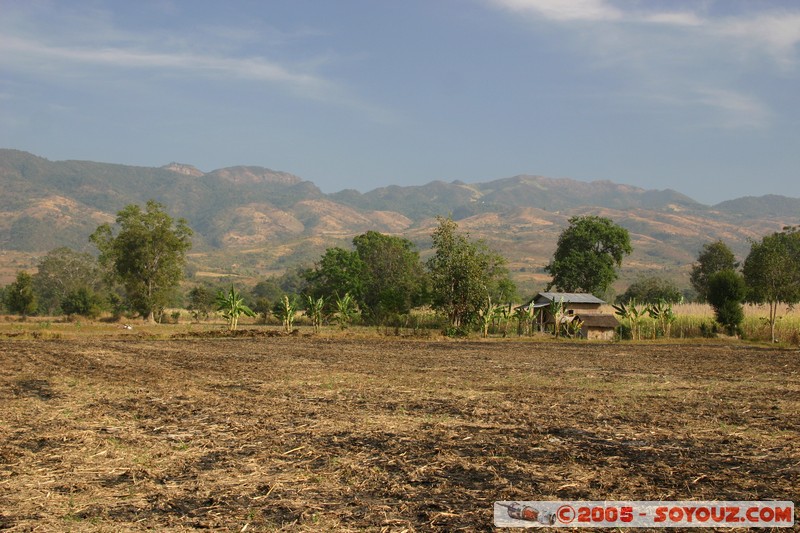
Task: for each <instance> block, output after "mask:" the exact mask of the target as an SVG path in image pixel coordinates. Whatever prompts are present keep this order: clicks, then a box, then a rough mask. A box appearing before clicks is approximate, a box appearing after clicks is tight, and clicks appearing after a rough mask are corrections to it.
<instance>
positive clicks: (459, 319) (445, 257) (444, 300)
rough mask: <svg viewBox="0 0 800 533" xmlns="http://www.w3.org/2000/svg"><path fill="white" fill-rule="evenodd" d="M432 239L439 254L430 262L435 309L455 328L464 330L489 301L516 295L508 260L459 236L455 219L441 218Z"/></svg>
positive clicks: (462, 235)
mask: <svg viewBox="0 0 800 533" xmlns="http://www.w3.org/2000/svg"><path fill="white" fill-rule="evenodd" d="M437 220H438V221H439V226H438V227H437V228H436V229H435V230H434V232H433V234H432V235H431V237H432V239H433V247H434V250H435V253H434V255H433V257H431V258H430V259H429V260H428V270H429V272H430V276H431V295H432V297H433V306H434V308H435V309H438V310H439V311H441V312H443V313H444V314H445V315H447V318H448V320H449V322H450V325H451V327H452V328H455V329H456V330H461V329H462V328H464V327H465V326H467V325H468V324H469V323H470V322H471V321H472V320H473V319H474V318H475V317H476V316H477V314H478V310H479V309H480V308H481V306H483V305H484V304H485V303H486V302H487V299H488V298H490V297H493V299H495V301H501V300H500V298H502V296H500V295H499V293H500V292H501V291H505V292H508V291H509V290H510V291H511V292H512V293H513V284H512V283H511V281H510V280H509V279H508V270H507V269H506V267H505V259H504V258H503V257H502V256H501V255H499V254H498V253H496V252H493V251H492V250H490V249H489V248H488V246H486V244H485V243H484V242H483V241H480V240H478V241H472V240H470V239H469V236H468V235H464V234H459V233H457V230H458V224H456V223H455V222H454V221H453V219H451V218H443V217H437Z"/></svg>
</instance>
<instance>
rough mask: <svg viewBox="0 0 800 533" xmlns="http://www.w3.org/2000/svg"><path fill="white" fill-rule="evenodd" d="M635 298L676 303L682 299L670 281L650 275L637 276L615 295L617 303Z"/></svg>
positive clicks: (646, 301) (647, 301)
mask: <svg viewBox="0 0 800 533" xmlns="http://www.w3.org/2000/svg"><path fill="white" fill-rule="evenodd" d="M632 299H636V301H638V302H642V303H648V304H655V303H658V302H662V301H663V302H669V303H678V302H680V301H681V300H682V299H683V294H682V293H681V290H680V289H679V288H678V287H677V286H676V285H675V284H674V283H673V282H671V281H669V280H667V279H664V278H659V277H657V276H650V277H644V278H639V279H637V280H636V281H634V282H633V283H631V284H630V285H629V286H628V289H627V290H626V291H625V292H624V293H622V294H621V295H620V296H617V299H616V301H617V303H626V302H629V301H631V300H632Z"/></svg>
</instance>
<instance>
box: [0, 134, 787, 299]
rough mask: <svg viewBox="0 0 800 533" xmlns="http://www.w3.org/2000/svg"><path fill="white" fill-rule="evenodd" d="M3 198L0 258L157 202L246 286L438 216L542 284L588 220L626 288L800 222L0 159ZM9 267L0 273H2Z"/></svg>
mask: <svg viewBox="0 0 800 533" xmlns="http://www.w3.org/2000/svg"><path fill="white" fill-rule="evenodd" d="M0 187H2V192H3V194H2V195H0V252H2V250H6V251H21V252H25V254H27V255H25V257H27V258H28V261H29V263H35V258H36V256H38V255H41V254H43V253H45V252H47V251H48V250H50V249H52V248H55V247H57V246H64V245H66V246H71V247H73V248H76V249H79V250H91V246H90V245H89V243H88V236H89V235H90V234H91V232H92V231H94V229H95V228H96V227H97V226H98V225H99V224H101V223H104V222H113V220H114V218H115V216H116V212H117V211H119V210H120V209H121V208H122V207H124V206H125V205H127V204H130V203H139V204H143V203H144V202H146V201H147V200H148V199H151V198H152V199H155V200H157V201H159V202H161V203H163V204H164V205H166V206H167V207H168V211H169V212H170V214H172V215H173V216H176V217H184V218H186V219H187V220H188V222H189V224H190V226H191V227H192V228H193V229H194V230H195V238H194V244H195V246H194V250H193V255H192V257H193V260H194V261H195V262H196V263H197V265H196V266H197V267H198V268H200V269H203V270H207V271H213V272H219V273H225V272H228V273H230V272H240V273H245V274H246V275H249V276H260V275H264V273H266V272H277V271H280V270H281V269H283V268H286V267H289V266H291V265H293V264H297V263H299V262H306V263H307V262H309V261H313V260H314V259H316V258H317V257H318V256H319V253H321V251H322V250H324V249H325V247H327V246H332V245H347V243H348V242H349V241H350V239H352V237H353V236H355V235H357V234H359V233H363V232H365V231H367V230H376V231H381V232H386V233H394V234H402V235H405V236H408V237H409V238H411V239H412V240H414V241H415V242H417V243H418V244H419V245H420V247H421V249H423V250H425V249H426V248H427V247H428V246H429V245H430V233H431V231H432V229H433V228H434V227H435V225H436V220H435V217H436V216H437V215H448V214H451V215H452V216H453V217H454V218H455V219H457V220H458V221H459V224H460V225H461V227H462V228H463V229H465V230H468V231H470V232H471V234H472V235H473V236H475V237H480V238H484V239H485V240H487V241H488V242H489V244H490V245H491V246H493V247H495V248H497V249H498V251H500V252H502V253H503V254H505V255H506V257H508V259H509V262H510V265H511V267H512V271H513V272H514V274H515V276H516V277H517V279H518V280H521V281H523V282H526V281H527V282H531V283H533V282H536V283H539V282H541V281H542V280H543V278H544V274H543V272H542V267H543V266H544V265H545V264H546V263H547V261H548V260H549V258H550V256H551V255H552V253H553V250H554V249H555V244H556V241H557V239H558V235H559V233H560V232H561V230H562V229H563V228H564V227H565V226H566V225H567V221H568V219H569V217H571V216H575V215H585V214H597V215H602V216H608V217H610V218H612V219H613V220H614V221H616V222H617V223H619V224H620V225H622V226H623V227H625V228H627V229H628V230H629V231H630V232H631V236H632V240H633V244H634V249H635V251H634V254H633V256H632V257H631V258H629V259H628V260H627V261H626V262H625V266H624V270H623V275H624V276H626V277H633V276H635V275H636V274H637V273H643V272H660V273H664V275H667V276H668V277H673V278H675V279H684V278H686V276H687V274H686V273H687V272H688V268H689V265H690V264H691V262H692V261H693V260H694V258H695V256H696V254H697V251H698V250H699V249H700V247H701V246H702V244H704V243H706V242H709V241H711V240H715V239H723V240H725V241H726V242H728V243H729V244H730V245H731V247H732V248H733V249H734V251H735V252H736V253H737V254H738V255H739V256H740V257H743V256H744V255H745V254H746V253H747V250H748V249H749V239H757V238H759V237H760V236H761V235H764V234H766V233H769V232H772V231H777V230H780V229H781V228H782V227H783V226H784V225H795V224H798V223H800V218H798V216H800V199H796V198H786V197H782V196H764V197H761V198H740V199H737V200H731V201H729V202H723V203H721V204H718V205H716V206H714V207H709V206H705V205H702V204H700V203H698V202H696V201H694V200H692V199H691V198H690V197H688V196H686V195H683V194H681V193H678V192H676V191H672V190H660V191H654V190H645V189H641V188H638V187H631V186H628V185H621V184H616V183H612V182H610V181H595V182H590V183H586V182H580V181H575V180H570V179H553V178H546V177H542V176H528V175H520V176H514V177H511V178H505V179H499V180H494V181H489V182H484V183H472V184H467V183H463V182H460V181H455V182H451V183H446V182H443V181H433V182H431V183H428V184H426V185H418V186H407V187H401V186H396V185H393V186H388V187H381V188H377V189H375V190H372V191H368V192H366V193H360V192H358V191H354V190H344V191H340V192H338V193H335V194H324V193H323V192H322V191H320V189H319V188H318V187H317V186H316V185H314V184H313V183H311V182H309V181H304V180H303V179H301V178H300V177H298V176H294V175H292V174H288V173H285V172H279V171H275V170H270V169H267V168H262V167H254V166H237V167H230V168H224V169H218V170H214V171H212V172H203V171H201V170H198V169H197V168H195V167H192V166H191V165H185V164H179V163H170V164H169V165H166V166H164V167H161V168H149V167H135V166H126V165H115V164H107V163H95V162H90V161H48V160H47V159H43V158H41V157H37V156H35V155H32V154H29V153H27V152H21V151H17V150H2V149H0ZM2 261H3V259H2V257H0V263H2ZM5 266H6V269H5V270H3V267H4V265H3V264H0V273H6V272H8V271H11V266H9V265H5ZM237 269H238V270H237ZM245 270H246V272H245ZM2 275H7V274H0V276H2ZM0 282H7V280H0ZM684 285H685V283H684Z"/></svg>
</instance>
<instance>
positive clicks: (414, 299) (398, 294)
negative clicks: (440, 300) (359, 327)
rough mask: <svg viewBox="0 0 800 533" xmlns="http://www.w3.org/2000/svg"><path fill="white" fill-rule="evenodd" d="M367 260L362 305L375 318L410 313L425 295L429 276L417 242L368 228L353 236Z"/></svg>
mask: <svg viewBox="0 0 800 533" xmlns="http://www.w3.org/2000/svg"><path fill="white" fill-rule="evenodd" d="M353 244H354V245H355V248H356V254H357V255H358V257H359V259H360V260H361V262H362V263H363V270H362V273H363V281H362V287H363V293H362V299H361V301H360V302H359V305H360V306H361V308H362V309H364V310H365V311H366V312H367V313H369V315H370V318H371V319H372V320H373V321H376V322H379V321H381V320H383V319H384V318H385V317H386V316H387V315H389V314H392V313H397V314H404V313H408V312H409V311H410V310H411V308H412V307H415V306H417V305H420V304H421V303H422V301H423V300H424V298H425V292H426V291H425V288H426V276H425V271H424V269H423V266H422V263H421V262H420V259H419V252H417V250H416V246H415V245H414V243H412V242H411V241H409V240H408V239H404V238H402V237H395V236H391V235H384V234H382V233H378V232H376V231H368V232H366V233H364V234H362V235H359V236H357V237H355V238H354V239H353Z"/></svg>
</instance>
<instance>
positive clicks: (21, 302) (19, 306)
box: [3, 270, 36, 318]
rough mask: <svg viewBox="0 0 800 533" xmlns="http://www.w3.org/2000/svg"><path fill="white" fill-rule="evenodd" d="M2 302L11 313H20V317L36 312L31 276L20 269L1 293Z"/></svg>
mask: <svg viewBox="0 0 800 533" xmlns="http://www.w3.org/2000/svg"><path fill="white" fill-rule="evenodd" d="M3 303H5V306H6V308H7V309H8V310H9V311H11V312H12V313H16V314H18V315H21V316H22V318H25V317H27V316H28V315H32V314H34V313H35V312H36V294H35V293H34V292H33V278H32V277H31V275H30V274H28V273H27V272H25V271H24V270H21V271H19V272H17V279H16V281H14V282H13V283H11V284H10V285H9V286H8V287H6V289H5V291H4V294H3Z"/></svg>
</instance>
